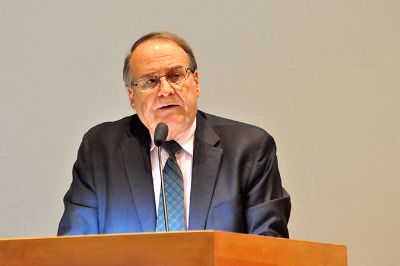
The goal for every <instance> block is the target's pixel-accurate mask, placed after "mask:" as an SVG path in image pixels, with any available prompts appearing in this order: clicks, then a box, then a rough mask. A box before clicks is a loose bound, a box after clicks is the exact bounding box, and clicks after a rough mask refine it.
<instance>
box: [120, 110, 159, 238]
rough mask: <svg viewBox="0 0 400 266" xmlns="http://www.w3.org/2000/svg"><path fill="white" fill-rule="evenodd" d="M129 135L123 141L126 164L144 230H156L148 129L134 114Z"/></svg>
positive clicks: (122, 146) (122, 147)
mask: <svg viewBox="0 0 400 266" xmlns="http://www.w3.org/2000/svg"><path fill="white" fill-rule="evenodd" d="M128 135H129V137H128V138H126V139H125V140H123V141H122V142H121V150H122V154H123V158H124V165H125V169H126V173H127V176H128V180H129V185H130V187H131V190H132V194H133V200H134V203H135V206H136V210H137V213H138V216H139V219H140V223H141V226H142V229H143V231H144V232H149V231H155V226H156V213H155V203H154V189H153V179H152V175H151V163H150V136H149V133H148V130H147V128H146V127H144V125H143V124H142V123H141V122H140V121H139V119H138V117H137V116H133V118H132V122H131V128H130V131H129V132H128Z"/></svg>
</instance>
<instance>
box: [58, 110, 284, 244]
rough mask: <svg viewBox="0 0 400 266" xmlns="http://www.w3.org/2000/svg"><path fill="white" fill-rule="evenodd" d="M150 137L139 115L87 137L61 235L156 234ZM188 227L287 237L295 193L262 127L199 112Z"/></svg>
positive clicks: (98, 128) (95, 130)
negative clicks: (284, 184) (291, 194)
mask: <svg viewBox="0 0 400 266" xmlns="http://www.w3.org/2000/svg"><path fill="white" fill-rule="evenodd" d="M149 151H150V135H149V132H148V130H147V128H146V127H145V126H144V125H143V124H142V123H141V122H140V120H139V118H138V117H137V116H136V115H133V116H131V117H126V118H123V119H121V120H119V121H116V122H108V123H103V124H100V125H98V126H96V127H94V128H92V129H91V130H89V131H88V132H87V133H86V134H85V136H84V137H83V140H82V144H81V146H80V148H79V152H78V158H77V161H76V162H75V164H74V167H73V181H72V184H71V187H70V189H69V191H68V192H67V194H66V195H65V198H64V204H65V211H64V215H63V217H62V219H61V221H60V225H59V229H58V234H59V235H73V234H99V233H100V234H107V233H127V232H152V231H155V227H156V209H155V203H154V190H153V181H152V176H151V164H150V152H149ZM193 153H194V154H193V170H192V171H193V172H192V189H191V196H190V197H191V199H190V211H189V230H204V229H214V230H223V231H231V232H240V233H250V234H259V235H268V236H279V237H288V230H287V222H288V219H289V214H290V197H289V195H288V194H287V192H286V191H285V190H284V189H283V187H282V185H281V178H280V174H279V170H278V164H277V158H276V147H275V142H274V140H273V138H272V137H271V136H270V135H269V134H268V133H266V132H265V131H264V130H262V129H260V128H258V127H255V126H251V125H247V124H243V123H240V122H235V121H231V120H228V119H224V118H220V117H216V116H213V115H210V114H206V113H203V112H201V111H199V112H198V113H197V128H196V132H195V140H194V151H193Z"/></svg>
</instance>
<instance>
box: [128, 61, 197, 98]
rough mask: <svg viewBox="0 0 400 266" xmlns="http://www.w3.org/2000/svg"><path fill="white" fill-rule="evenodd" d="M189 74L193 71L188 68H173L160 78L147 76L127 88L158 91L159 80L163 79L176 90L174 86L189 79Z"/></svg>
mask: <svg viewBox="0 0 400 266" xmlns="http://www.w3.org/2000/svg"><path fill="white" fill-rule="evenodd" d="M191 72H192V73H193V70H192V69H190V68H189V67H175V68H171V69H169V70H168V71H167V72H165V74H164V75H162V76H157V75H151V76H147V77H144V78H142V79H139V80H138V81H136V83H130V84H128V86H130V87H131V88H133V87H138V88H139V89H140V90H141V91H142V92H150V91H153V90H155V89H158V87H159V86H160V84H161V78H162V77H165V79H166V80H167V81H168V82H169V84H171V86H172V87H174V88H176V89H178V88H179V87H178V86H176V85H178V84H180V83H182V82H184V81H185V80H186V79H187V78H188V77H189V75H190V73H191Z"/></svg>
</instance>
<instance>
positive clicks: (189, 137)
mask: <svg viewBox="0 0 400 266" xmlns="http://www.w3.org/2000/svg"><path fill="white" fill-rule="evenodd" d="M195 131H196V117H195V118H194V121H193V123H192V125H191V126H190V127H189V128H188V129H186V130H185V131H183V132H182V133H181V134H180V135H178V136H177V137H176V138H174V140H175V141H176V142H178V144H179V145H180V146H181V147H182V149H183V150H185V151H186V152H188V153H189V154H190V155H192V156H193V142H194V133H195ZM155 147H156V145H155V144H154V135H151V145H150V152H152V151H153V150H154V149H155Z"/></svg>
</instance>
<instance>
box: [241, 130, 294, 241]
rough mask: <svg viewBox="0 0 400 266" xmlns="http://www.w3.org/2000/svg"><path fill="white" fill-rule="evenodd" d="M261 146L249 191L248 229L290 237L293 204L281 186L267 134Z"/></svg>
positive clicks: (247, 194) (259, 232)
mask: <svg viewBox="0 0 400 266" xmlns="http://www.w3.org/2000/svg"><path fill="white" fill-rule="evenodd" d="M258 147H259V149H258V151H257V153H256V156H255V161H254V165H253V167H252V170H251V174H250V178H249V179H248V182H247V189H246V191H247V193H246V201H245V202H246V206H245V210H246V211H245V215H246V222H247V230H248V233H250V234H257V235H266V236H273V237H285V238H288V237H289V232H288V228H287V224H288V221H289V216H290V209H291V203H290V196H289V194H288V193H287V192H286V190H285V189H284V188H283V187H282V183H281V177H280V173H279V170H278V162H277V157H276V145H275V141H274V140H273V138H272V137H271V136H270V135H268V134H267V135H266V136H265V137H264V138H263V140H262V141H261V143H260V145H259V146H258Z"/></svg>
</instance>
